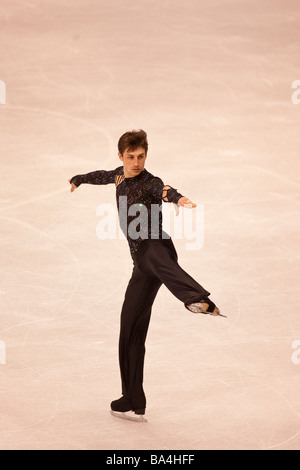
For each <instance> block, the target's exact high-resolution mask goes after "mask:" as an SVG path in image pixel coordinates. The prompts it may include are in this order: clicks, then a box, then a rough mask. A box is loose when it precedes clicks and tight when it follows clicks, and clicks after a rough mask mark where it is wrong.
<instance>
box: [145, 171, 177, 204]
mask: <svg viewBox="0 0 300 470" xmlns="http://www.w3.org/2000/svg"><path fill="white" fill-rule="evenodd" d="M149 189H150V190H151V192H152V194H153V195H155V196H156V197H157V198H161V199H163V201H165V202H174V203H175V204H177V202H178V201H179V199H180V198H181V197H183V196H182V194H180V193H179V192H178V191H177V189H175V188H172V186H169V185H164V183H163V181H162V180H161V179H160V178H158V177H154V178H153V179H152V180H151V184H150V187H149Z"/></svg>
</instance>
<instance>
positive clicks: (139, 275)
mask: <svg viewBox="0 0 300 470" xmlns="http://www.w3.org/2000/svg"><path fill="white" fill-rule="evenodd" d="M133 258H134V267H133V272H132V277H131V279H130V281H129V284H128V287H127V290H126V293H125V299H124V303H123V307H122V312H121V325H120V338H119V363H120V372H121V380H122V394H123V395H124V396H126V397H128V398H129V399H130V402H131V406H132V408H133V409H141V408H145V407H146V397H145V393H144V390H143V371H144V358H145V341H146V336H147V331H148V327H149V321H150V316H151V310H152V305H153V302H154V299H155V297H156V294H157V292H158V290H159V288H160V286H161V285H162V284H164V285H165V286H166V287H167V288H168V289H169V290H170V291H171V292H172V294H174V295H175V297H177V298H178V299H179V300H180V301H181V302H183V303H184V304H185V305H188V304H190V303H192V302H197V301H198V302H199V301H200V300H202V299H203V297H204V296H208V295H210V293H209V292H208V291H206V290H205V289H204V288H203V287H202V286H201V285H200V284H198V283H197V282H196V281H195V280H194V279H193V278H192V277H191V276H190V275H189V274H187V273H186V272H185V271H184V270H183V269H182V268H181V267H180V266H179V264H178V262H177V253H176V250H175V247H174V245H173V242H172V240H171V239H164V240H145V241H144V242H143V243H142V245H141V247H140V249H139V251H138V253H137V255H135V256H134V257H133Z"/></svg>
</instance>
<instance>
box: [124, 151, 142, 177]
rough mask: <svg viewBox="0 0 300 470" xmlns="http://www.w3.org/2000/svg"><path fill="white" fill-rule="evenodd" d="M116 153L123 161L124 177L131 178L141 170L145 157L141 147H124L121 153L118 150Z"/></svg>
mask: <svg viewBox="0 0 300 470" xmlns="http://www.w3.org/2000/svg"><path fill="white" fill-rule="evenodd" d="M118 155H119V159H120V160H121V161H122V162H123V168H124V176H125V178H133V177H134V176H137V175H139V174H140V173H141V172H142V171H143V169H144V167H145V161H146V157H147V155H146V151H145V149H144V148H143V147H138V148H137V149H136V150H129V149H126V150H125V152H124V153H123V155H121V154H120V152H119V154H118Z"/></svg>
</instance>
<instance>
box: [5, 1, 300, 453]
mask: <svg viewBox="0 0 300 470" xmlns="http://www.w3.org/2000/svg"><path fill="white" fill-rule="evenodd" d="M0 18H1V19H0V22H1V24H0V80H1V82H0V85H1V87H0V90H1V91H0V102H1V104H0V149H1V174H0V177H1V179H0V183H1V185H0V217H1V226H0V227H1V251H0V260H1V285H0V310H1V321H0V376H1V381H0V405H1V412H0V417H1V426H0V448H1V449H112V450H121V449H122V450H125V449H130V450H132V449H137V450H140V449H161V450H196V449H200V450H201V449H264V450H269V449H278V450H284V449H288V450H289V449H299V448H300V393H299V388H300V315H299V305H300V295H299V255H300V252H299V222H300V221H299V204H300V191H299V190H300V180H299V170H300V163H299V153H300V152H299V129H300V91H299V92H298V89H297V86H298V87H299V88H300V82H299V84H298V85H297V83H294V82H296V81H297V80H300V70H299V66H300V56H299V46H300V10H299V2H298V1H297V0H285V1H283V0H210V1H204V0H186V1H184V2H183V1H180V0H172V1H171V0H139V1H136V0H135V1H133V0H129V1H128V0H127V1H121V0H110V1H109V2H107V1H104V0H98V1H97V0H26V1H25V0H24V1H22V0H2V1H1V3H0ZM293 84H294V85H295V86H296V88H292V85H293ZM4 85H5V86H4ZM134 128H142V129H144V130H146V131H147V133H148V138H149V153H148V159H147V164H146V168H147V170H148V171H150V172H151V173H153V174H155V175H157V176H160V177H161V178H162V179H163V181H164V182H165V184H170V185H172V186H174V187H175V188H178V190H179V191H180V192H181V193H182V194H184V195H186V196H188V197H189V198H190V199H191V200H193V201H195V202H197V203H198V204H199V205H201V204H203V206H204V221H205V224H204V231H205V232H204V246H203V248H202V249H201V250H187V249H186V240H184V239H179V240H175V241H174V243H175V245H176V248H177V251H178V255H179V261H180V264H181V266H182V267H183V268H184V269H185V270H186V271H188V272H189V273H190V274H191V275H192V276H193V277H194V278H195V279H196V280H197V281H198V282H200V284H202V285H203V286H204V287H205V288H206V289H208V290H209V291H210V292H211V298H212V299H213V300H214V301H215V302H216V303H217V305H218V306H219V307H220V309H221V311H222V313H224V314H225V315H227V316H228V318H213V317H211V316H205V315H202V316H201V315H194V314H191V313H189V312H188V311H187V310H186V309H185V308H184V306H183V305H182V304H181V303H180V302H179V301H178V300H177V299H176V298H175V297H173V296H172V295H171V293H170V292H169V291H167V289H166V288H165V287H162V288H161V290H160V291H159V294H158V297H157V299H156V302H155V304H154V308H153V313H152V320H151V323H150V329H149V334H148V338H147V344H146V347H147V353H146V363H145V381H144V386H145V391H146V394H147V402H148V406H147V418H148V423H146V424H139V423H132V422H129V421H124V420H118V419H116V418H113V417H112V416H111V415H110V413H109V404H110V402H111V400H113V399H116V398H119V397H120V395H121V389H120V378H119V366H118V335H119V315H120V309H121V304H122V300H123V296H124V292H125V289H126V286H127V282H128V279H129V277H130V275H131V269H132V262H131V258H130V255H129V249H128V246H127V243H126V241H125V240H119V239H117V240H102V241H101V240H99V238H98V237H97V236H96V228H97V224H98V222H99V217H97V216H96V210H97V207H98V206H99V204H101V203H109V204H114V203H115V188H114V186H113V185H109V186H91V185H82V186H81V187H80V188H79V189H78V190H76V191H75V192H74V193H72V194H71V193H70V191H69V190H70V187H69V184H68V179H69V178H71V177H72V176H74V175H76V174H78V173H87V172H89V171H92V170H96V169H104V170H109V169H113V168H116V167H117V166H119V160H118V158H117V141H118V138H119V137H120V135H121V134H123V133H124V132H126V131H127V130H131V129H134ZM186 210H187V209H186Z"/></svg>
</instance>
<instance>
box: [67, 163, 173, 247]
mask: <svg viewBox="0 0 300 470" xmlns="http://www.w3.org/2000/svg"><path fill="white" fill-rule="evenodd" d="M71 182H74V184H75V185H76V186H79V185H80V184H82V183H89V184H101V185H103V184H110V183H114V184H115V186H116V200H117V207H118V212H119V220H120V227H121V229H122V231H123V233H124V235H125V237H126V238H127V240H128V244H129V248H130V252H131V255H133V254H135V253H136V252H137V251H138V249H139V247H140V245H141V243H142V242H143V241H144V240H149V239H162V238H168V235H167V234H166V233H165V232H163V230H162V212H161V209H162V196H163V194H166V197H164V200H165V201H166V202H174V203H177V202H178V200H179V199H180V198H181V197H182V195H181V194H180V193H178V192H177V190H176V189H174V188H172V187H170V186H168V187H167V188H169V189H168V190H167V191H165V192H164V189H165V188H166V186H164V183H163V181H162V180H161V179H160V178H158V177H156V176H153V175H152V174H151V173H149V172H148V171H147V170H146V169H144V170H143V171H142V172H141V173H140V174H139V175H137V176H135V177H133V178H125V176H124V171H123V166H120V167H118V168H116V169H115V170H110V171H104V170H98V171H94V172H92V173H88V174H86V175H77V176H75V177H73V178H72V180H71Z"/></svg>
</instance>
